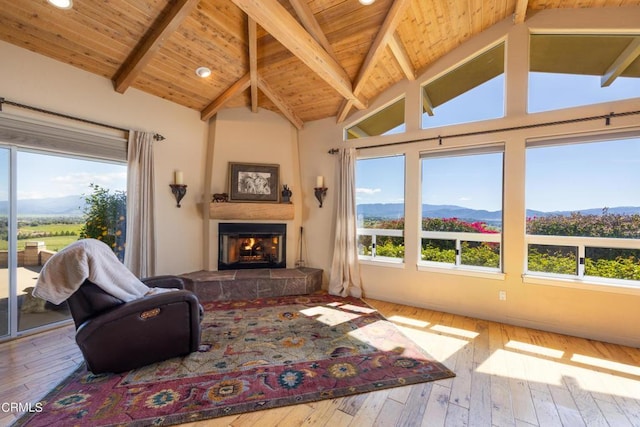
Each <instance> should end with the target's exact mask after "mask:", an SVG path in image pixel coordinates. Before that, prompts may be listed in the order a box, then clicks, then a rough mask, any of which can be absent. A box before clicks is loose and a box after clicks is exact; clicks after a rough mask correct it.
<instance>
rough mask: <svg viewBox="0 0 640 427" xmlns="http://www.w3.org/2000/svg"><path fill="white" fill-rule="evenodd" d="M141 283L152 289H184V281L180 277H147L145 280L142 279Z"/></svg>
mask: <svg viewBox="0 0 640 427" xmlns="http://www.w3.org/2000/svg"><path fill="white" fill-rule="evenodd" d="M141 281H142V283H144V284H145V285H147V286H148V287H150V288H176V289H184V279H183V278H182V277H180V276H174V275H164V276H153V277H145V278H144V279H141Z"/></svg>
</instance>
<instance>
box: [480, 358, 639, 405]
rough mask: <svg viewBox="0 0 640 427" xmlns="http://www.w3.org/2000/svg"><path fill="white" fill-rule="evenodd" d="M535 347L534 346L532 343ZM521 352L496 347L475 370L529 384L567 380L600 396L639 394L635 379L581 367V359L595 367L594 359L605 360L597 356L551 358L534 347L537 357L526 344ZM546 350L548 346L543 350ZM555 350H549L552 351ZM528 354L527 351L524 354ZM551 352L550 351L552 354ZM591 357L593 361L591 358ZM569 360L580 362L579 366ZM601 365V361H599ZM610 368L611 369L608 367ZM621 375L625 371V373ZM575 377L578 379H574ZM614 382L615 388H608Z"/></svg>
mask: <svg viewBox="0 0 640 427" xmlns="http://www.w3.org/2000/svg"><path fill="white" fill-rule="evenodd" d="M534 347H538V346H534ZM525 348H527V349H526V350H523V351H510V350H503V349H499V350H496V351H494V352H493V353H492V354H491V356H489V357H488V358H487V359H486V360H485V361H484V362H482V363H481V364H479V365H478V367H477V369H476V371H477V372H480V373H485V374H489V375H498V376H502V377H506V378H512V379H516V380H522V381H527V382H529V383H531V384H536V383H538V384H547V385H550V386H563V385H564V384H565V383H567V382H574V381H575V386H576V387H579V388H580V389H582V390H584V391H587V392H591V393H601V394H603V395H615V396H621V397H625V398H631V399H638V396H640V385H639V384H640V383H638V381H637V379H635V378H626V377H624V376H616V375H614V374H611V373H609V372H599V371H595V370H593V369H590V368H589V367H585V366H584V364H585V362H587V361H588V362H592V363H590V364H591V366H595V364H596V363H598V362H597V361H600V362H607V361H606V360H602V359H597V358H592V357H589V358H586V359H585V358H584V356H583V357H580V358H578V360H573V358H572V359H571V361H569V360H568V359H566V358H564V359H563V358H554V359H551V358H550V357H551V356H548V355H543V354H540V353H545V351H540V350H541V349H537V350H538V353H539V354H540V355H539V356H536V355H534V354H532V352H531V351H530V350H531V349H530V348H529V347H528V346H525ZM547 350H550V349H547ZM556 351H557V350H552V352H556ZM527 353H531V354H527ZM552 354H553V353H552ZM592 359H595V360H592ZM572 362H576V363H580V366H578V365H575V364H573V363H572ZM611 363H613V365H611V366H614V367H617V368H618V370H620V369H622V368H623V367H627V368H633V367H631V366H629V365H623V366H619V365H622V364H619V363H615V362H611ZM602 364H605V363H602ZM608 369H611V368H608ZM625 374H627V375H628V374H629V373H628V372H625ZM575 378H580V380H578V381H576V380H575ZM612 384H615V387H612Z"/></svg>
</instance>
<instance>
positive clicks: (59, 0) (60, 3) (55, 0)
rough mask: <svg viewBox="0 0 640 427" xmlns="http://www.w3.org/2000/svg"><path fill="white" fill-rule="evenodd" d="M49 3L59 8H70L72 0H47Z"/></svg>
mask: <svg viewBox="0 0 640 427" xmlns="http://www.w3.org/2000/svg"><path fill="white" fill-rule="evenodd" d="M47 1H48V2H49V3H51V4H52V5H54V6H55V7H57V8H59V9H71V7H72V6H73V0H47Z"/></svg>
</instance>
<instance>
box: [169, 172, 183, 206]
mask: <svg viewBox="0 0 640 427" xmlns="http://www.w3.org/2000/svg"><path fill="white" fill-rule="evenodd" d="M173 182H174V183H173V184H169V187H171V192H172V193H173V195H174V197H175V198H176V203H177V207H179V208H180V207H181V206H180V201H181V200H182V198H183V197H184V196H185V194H187V186H186V185H185V184H183V175H182V171H176V172H175V175H174V178H173Z"/></svg>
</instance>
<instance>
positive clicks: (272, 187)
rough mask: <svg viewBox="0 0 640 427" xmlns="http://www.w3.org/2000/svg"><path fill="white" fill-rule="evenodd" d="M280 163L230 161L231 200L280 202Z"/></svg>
mask: <svg viewBox="0 0 640 427" xmlns="http://www.w3.org/2000/svg"><path fill="white" fill-rule="evenodd" d="M279 188H280V165H271V164H255V163H234V162H229V201H232V202H276V203H278V202H279V200H278V199H279V198H280V197H279V196H280V192H279V191H278V189H279Z"/></svg>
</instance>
